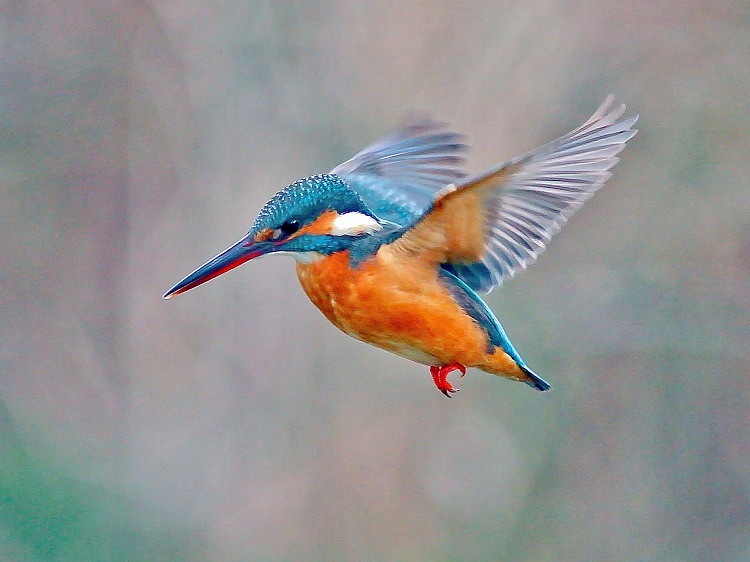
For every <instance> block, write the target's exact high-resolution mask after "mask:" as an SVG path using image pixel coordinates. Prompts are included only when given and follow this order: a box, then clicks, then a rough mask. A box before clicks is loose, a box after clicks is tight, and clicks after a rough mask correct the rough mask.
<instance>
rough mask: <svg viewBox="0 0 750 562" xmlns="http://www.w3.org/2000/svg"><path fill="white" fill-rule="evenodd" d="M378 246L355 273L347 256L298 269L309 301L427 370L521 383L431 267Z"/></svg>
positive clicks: (346, 328) (355, 333)
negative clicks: (462, 369) (451, 367)
mask: <svg viewBox="0 0 750 562" xmlns="http://www.w3.org/2000/svg"><path fill="white" fill-rule="evenodd" d="M400 258H402V256H399V255H395V254H394V251H393V250H392V249H391V248H389V247H387V246H384V247H382V248H381V249H380V251H379V252H378V253H377V254H376V255H375V256H373V257H372V258H370V259H369V260H368V261H366V262H365V263H363V264H361V265H360V266H359V267H358V268H357V269H354V270H352V269H351V268H350V267H349V253H348V252H339V253H336V254H333V255H331V256H327V257H325V258H323V259H321V260H319V261H317V262H314V263H297V276H298V277H299V280H300V283H301V284H302V288H303V289H304V291H305V293H307V296H308V297H309V298H310V300H311V301H312V302H313V303H314V304H315V306H317V307H318V308H319V309H320V310H321V311H322V312H323V314H324V315H325V316H326V318H328V320H330V321H331V322H332V323H333V324H334V325H335V326H336V327H338V328H339V329H340V330H342V331H343V332H345V333H346V334H349V335H350V336H352V337H354V338H356V339H358V340H361V341H364V342H367V343H370V344H372V345H375V346H377V347H380V348H383V349H386V350H388V351H391V352H393V353H396V354H398V355H401V356H403V357H406V358H407V359H411V360H412V361H416V362H418V363H424V364H425V365H438V366H439V365H447V364H449V363H461V364H462V365H465V366H467V367H478V368H480V369H482V370H485V371H488V372H491V373H494V374H498V375H503V376H506V377H509V378H516V379H519V380H525V379H526V376H525V375H524V374H523V373H522V372H521V371H520V369H519V368H518V366H517V365H516V363H515V361H513V359H511V358H510V356H508V355H507V354H506V353H505V352H504V351H503V350H502V349H500V348H494V350H493V353H489V348H490V345H489V338H488V336H487V333H486V332H485V331H484V330H483V329H482V328H481V327H480V326H479V325H478V324H477V323H476V321H475V320H474V319H473V318H471V317H470V316H469V315H468V314H466V313H465V312H464V311H463V309H462V308H461V307H460V306H459V305H458V304H457V303H456V302H455V301H454V300H453V298H452V297H451V295H450V293H449V292H448V290H447V289H446V288H445V287H444V286H443V285H442V283H441V281H440V280H439V279H438V272H437V271H435V269H434V268H430V267H428V266H425V265H423V264H422V263H421V262H420V261H418V260H413V259H412V260H408V259H400Z"/></svg>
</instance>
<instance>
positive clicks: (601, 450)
mask: <svg viewBox="0 0 750 562" xmlns="http://www.w3.org/2000/svg"><path fill="white" fill-rule="evenodd" d="M0 44H1V46H2V48H1V49H0V189H2V201H1V202H0V239H1V240H2V246H3V251H2V256H3V257H2V268H1V269H0V280H1V283H2V285H1V287H0V295H1V296H0V303H1V305H2V306H1V307H0V370H1V374H0V385H1V386H0V398H1V402H0V491H1V492H2V502H1V503H0V559H2V560H7V561H24V560H61V561H88V560H123V561H124V560H128V561H134V560H135V561H140V560H149V561H152V560H153V561H158V560H185V561H190V560H195V561H199V560H218V561H223V560H229V561H231V560H238V561H242V560H253V561H255V560H415V561H418V560H513V561H521V560H525V561H558V560H570V561H580V560H608V561H610V560H623V561H625V560H654V561H678V560H679V561H683V560H685V561H702V560H722V561H723V560H727V561H746V560H748V559H750V438H749V435H750V406H749V405H748V403H749V402H750V345H749V344H750V330H749V328H748V326H750V186H749V185H748V183H749V182H748V178H749V177H750V158H748V154H749V150H750V132H749V130H750V127H748V125H749V123H748V121H749V119H748V114H749V112H750V91H749V88H748V86H749V85H750V5H748V3H747V2H746V1H745V0H735V1H732V0H727V1H723V2H722V1H714V2H708V1H707V2H701V1H691V2H689V1H685V2H682V1H677V0H675V1H673V2H665V1H661V2H659V1H656V2H655V1H653V0H637V1H634V2H583V1H578V2H575V1H574V2H569V1H567V0H532V1H529V2H507V1H500V2H499V1H485V2H468V3H460V2H448V1H424V0H423V1H416V0H414V1H405V2H384V1H380V0H372V1H369V2H344V1H335V0H318V1H307V0H292V1H288V2H264V1H255V0H241V1H240V0H226V1H223V2H203V1H187V0H151V1H144V0H142V1H137V0H132V1H128V0H121V1H115V0H107V1H102V0H96V1H94V0H58V1H56V2H48V1H43V0H27V1H23V2H18V1H9V0H7V1H4V2H1V3H0ZM610 92H612V93H615V94H617V96H618V100H620V101H623V102H626V103H627V104H628V106H629V111H631V112H638V113H640V115H641V120H640V122H639V129H640V131H641V132H640V134H639V135H638V136H637V137H635V138H634V139H633V141H632V142H631V143H630V146H629V147H628V148H627V149H626V150H625V152H624V153H623V154H622V161H621V163H620V164H619V165H618V167H617V168H616V169H615V176H614V177H613V179H612V180H611V181H610V182H609V183H608V184H607V186H606V188H605V189H604V190H603V191H602V192H601V193H600V194H598V195H597V196H596V197H595V198H594V199H593V200H592V201H591V202H590V203H589V204H587V206H586V207H585V208H584V209H583V210H582V211H581V212H580V213H579V214H578V215H576V216H575V217H574V219H573V220H571V222H570V224H569V225H568V226H567V227H566V228H565V229H564V230H563V232H562V233H561V234H560V235H559V236H558V237H557V238H556V239H555V241H554V242H553V243H552V245H551V248H550V249H549V250H548V251H547V252H546V253H545V254H544V255H543V256H542V258H541V259H540V261H539V262H538V264H536V265H534V266H533V267H532V268H531V269H530V270H529V271H528V272H525V273H523V274H522V275H520V276H518V277H517V278H516V279H514V280H513V281H511V282H509V283H507V285H506V286H505V287H503V289H502V290H500V291H496V292H494V293H493V294H492V295H491V297H490V298H489V300H490V303H491V305H492V307H493V308H494V310H495V311H496V312H497V314H498V316H499V317H500V319H501V320H502V321H503V323H504V324H505V327H506V329H507V330H508V332H509V333H510V335H511V337H512V338H513V341H514V342H515V344H516V346H517V347H518V349H519V350H520V351H521V353H522V354H523V355H524V356H525V358H526V360H527V362H528V363H529V364H530V365H532V366H533V368H534V369H535V370H537V371H538V372H539V373H541V374H542V375H543V376H545V378H547V379H548V380H549V381H551V382H552V384H553V386H554V391H553V392H551V393H547V394H540V393H535V392H532V391H531V390H530V389H529V388H528V387H526V386H524V385H519V384H514V383H511V382H508V381H505V380H501V379H496V378H493V377H491V376H489V375H486V374H482V373H480V372H470V373H469V375H468V376H467V377H466V378H465V379H463V380H462V381H461V384H460V386H461V388H462V390H463V392H461V393H460V394H459V395H457V396H456V397H455V398H454V399H452V400H446V399H444V398H443V397H442V396H441V395H440V394H439V393H438V392H437V391H436V390H435V388H434V387H433V385H432V382H431V380H430V378H429V376H428V372H427V369H426V368H425V367H423V366H419V365H415V364H411V363H409V362H408V361H406V360H403V359H400V358H398V357H395V356H390V355H389V354H387V353H385V352H382V351H379V350H376V349H374V348H370V347H368V346H365V345H364V344H361V343H359V342H356V341H354V340H352V339H350V338H347V337H345V336H344V335H342V334H340V333H338V332H337V331H336V330H335V328H333V327H332V326H330V325H328V324H327V322H326V321H325V319H324V318H323V317H322V315H321V314H320V313H319V312H318V311H317V310H315V309H314V307H313V306H312V305H311V304H310V303H309V302H308V301H307V300H306V298H305V296H304V295H303V293H302V291H301V289H300V288H299V286H298V284H297V281H296V278H295V275H294V272H293V264H292V262H291V260H290V259H289V258H276V259H268V260H261V261H259V262H257V263H251V264H248V265H245V266H244V267H242V268H241V269H239V270H237V271H234V272H232V273H231V274H229V275H226V276H224V277H222V278H221V279H217V280H215V281H212V282H211V283H210V284H209V285H206V286H204V287H201V288H200V289H198V290H196V291H194V292H191V293H189V294H188V295H185V296H183V297H180V298H177V299H174V300H171V301H169V302H166V301H163V300H162V299H161V295H162V294H163V293H164V291H165V290H166V289H168V288H169V287H170V286H171V285H172V284H173V283H175V282H176V281H178V280H179V279H180V278H181V277H182V276H183V275H184V274H186V273H188V272H189V271H191V270H192V269H193V268H194V267H196V266H198V265H200V264H201V263H203V261H205V260H206V259H207V258H209V257H211V256H212V255H214V254H215V253H216V252H218V251H220V250H222V249H223V248H225V247H226V246H228V245H229V244H230V243H232V242H234V241H235V240H236V239H238V238H239V237H240V236H241V235H242V234H244V233H245V231H246V230H247V229H248V228H249V226H250V224H251V221H252V220H253V218H254V216H255V213H256V212H257V210H258V209H259V208H260V206H261V205H262V204H263V203H264V202H265V201H266V200H267V199H268V198H269V197H270V196H271V195H272V194H273V193H274V192H275V191H276V190H278V189H280V188H281V187H283V186H285V185H286V184H288V183H290V182H291V181H294V180H296V179H298V178H300V177H304V176H307V175H310V174H313V173H318V172H323V171H327V170H330V169H331V168H332V167H333V166H335V165H336V164H337V163H339V162H341V161H343V160H344V159H346V158H348V157H349V156H351V155H352V154H353V153H354V152H356V151H357V150H359V149H360V148H362V147H363V146H364V145H365V144H367V143H369V142H371V141H372V140H374V139H376V138H378V137H379V136H381V135H383V134H385V133H387V132H388V131H389V130H390V129H391V128H392V127H393V126H395V125H396V124H397V123H398V122H399V121H400V120H401V119H403V118H404V117H405V116H406V115H408V114H409V112H410V111H412V110H427V111H430V112H432V113H433V114H434V115H436V116H437V117H439V118H441V119H445V120H447V121H449V122H450V123H451V125H452V126H453V127H454V128H455V129H456V130H459V131H461V132H464V133H466V134H467V135H468V137H469V142H471V143H472V144H473V145H474V146H475V147H476V148H475V150H474V151H473V152H472V153H471V160H470V163H469V170H470V171H472V172H476V171H480V170H481V169H482V168H483V167H485V166H489V165H491V164H494V163H496V162H498V161H500V160H503V159H505V158H509V157H511V156H515V155H517V154H520V153H523V152H525V151H526V150H528V149H531V148H533V147H535V146H537V145H539V144H541V143H542V142H545V141H547V140H550V139H551V138H553V137H555V136H557V135H559V134H562V133H564V132H566V131H568V130H569V129H571V128H573V127H574V126H576V125H577V124H579V123H580V122H581V121H582V120H584V119H585V118H587V117H588V116H589V114H590V113H591V112H592V111H593V110H594V109H595V108H596V107H597V105H598V104H599V103H600V102H601V101H602V99H603V98H604V97H605V95H606V94H608V93H610Z"/></svg>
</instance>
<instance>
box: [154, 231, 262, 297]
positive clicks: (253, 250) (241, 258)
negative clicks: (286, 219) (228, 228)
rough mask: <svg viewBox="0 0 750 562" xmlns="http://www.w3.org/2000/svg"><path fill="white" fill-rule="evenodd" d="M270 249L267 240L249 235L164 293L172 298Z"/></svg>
mask: <svg viewBox="0 0 750 562" xmlns="http://www.w3.org/2000/svg"><path fill="white" fill-rule="evenodd" d="M270 249H271V248H270V246H269V244H267V243H265V242H259V243H255V242H253V241H252V239H249V238H247V237H246V238H243V239H242V240H240V241H239V242H237V243H236V244H235V245H234V246H232V247H231V248H227V249H226V250H224V251H223V252H222V253H220V254H219V255H218V256H216V257H215V258H213V259H211V260H209V261H208V262H206V263H204V264H203V265H202V266H200V267H199V268H198V269H196V270H195V271H193V272H192V273H191V274H190V275H188V276H187V277H185V279H183V280H182V281H180V282H179V283H177V285H175V286H174V287H172V288H171V289H169V291H167V292H166V294H165V295H164V298H165V299H170V298H172V297H174V296H175V295H179V294H180V293H184V292H185V291H189V290H190V289H193V288H195V287H197V286H198V285H203V283H205V282H206V281H210V280H211V279H213V278H214V277H218V276H219V275H221V274H222V273H226V272H227V271H229V270H230V269H234V268H235V267H237V266H240V265H242V264H243V263H245V262H246V261H248V260H251V259H253V258H257V257H258V256H262V255H263V254H266V253H268V252H269V250H270Z"/></svg>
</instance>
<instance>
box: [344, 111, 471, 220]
mask: <svg viewBox="0 0 750 562" xmlns="http://www.w3.org/2000/svg"><path fill="white" fill-rule="evenodd" d="M462 140H463V137H462V136H461V135H459V134H457V133H454V132H451V131H448V130H446V129H445V124H444V123H440V122H437V121H434V120H432V119H430V118H429V117H426V116H418V117H413V118H412V119H410V120H409V121H407V122H406V123H405V124H404V126H403V127H402V128H401V129H399V130H397V131H395V132H393V133H391V134H390V135H388V136H386V137H384V138H382V139H380V140H379V141H377V142H375V143H373V144H371V145H370V146H368V147H367V148H365V149H364V150H362V151H361V152H360V153H358V154H357V155H355V156H354V157H352V158H351V159H349V160H347V161H346V162H344V163H343V164H340V165H338V166H336V167H335V168H334V169H333V170H332V171H331V173H332V174H337V175H338V176H340V177H342V178H343V179H344V180H345V181H346V182H347V183H348V184H349V186H350V187H351V188H352V189H353V190H354V191H356V192H357V193H358V194H359V196H360V197H362V199H363V200H364V202H365V204H366V205H367V206H368V207H369V208H370V210H371V211H372V212H373V213H375V214H376V215H377V216H378V217H380V218H383V219H386V220H389V221H391V222H395V223H397V224H400V225H406V224H410V223H411V222H413V221H414V220H415V219H417V218H418V217H419V216H420V215H422V213H424V211H425V210H426V209H427V208H428V207H429V206H430V205H431V204H432V201H433V200H434V198H435V193H436V192H437V191H438V190H439V189H440V188H442V187H444V186H445V185H447V184H449V183H451V182H455V181H457V180H459V179H460V178H462V177H463V176H464V173H463V172H462V171H461V165H462V164H463V161H464V158H463V152H465V151H466V149H467V148H468V147H467V146H466V145H465V144H463V142H462Z"/></svg>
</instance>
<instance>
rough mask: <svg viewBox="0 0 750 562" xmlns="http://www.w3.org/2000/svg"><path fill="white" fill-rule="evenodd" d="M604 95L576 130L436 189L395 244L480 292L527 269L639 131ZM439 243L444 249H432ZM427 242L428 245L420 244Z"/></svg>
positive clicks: (619, 107)
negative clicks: (430, 202)
mask: <svg viewBox="0 0 750 562" xmlns="http://www.w3.org/2000/svg"><path fill="white" fill-rule="evenodd" d="M613 101H614V97H613V96H608V97H607V99H606V100H605V101H604V103H602V105H601V106H600V107H599V108H598V109H597V110H596V112H595V113H594V114H593V115H592V116H591V117H590V118H589V119H588V120H587V121H586V122H585V123H583V124H582V125H581V126H580V127H578V128H576V129H574V130H573V131H571V132H570V133H568V134H566V135H563V136H562V137H560V138H558V139H556V140H553V141H552V142H549V143H547V144H545V145H543V146H541V147H539V148H537V149H536V150H533V151H531V152H529V153H528V154H525V155H524V156H521V157H519V158H515V159H513V160H510V161H509V162H506V163H503V164H501V165H499V166H497V167H496V168H495V169H493V170H490V171H489V172H488V173H486V174H483V175H480V176H476V177H472V178H468V179H464V180H462V181H461V182H460V183H459V184H458V185H457V186H456V188H455V189H453V190H445V191H444V192H440V193H439V194H438V195H437V197H436V198H435V201H434V202H433V205H432V207H430V208H429V209H428V210H427V212H425V213H424V215H423V216H422V217H421V218H420V219H419V221H418V222H417V223H416V224H415V226H414V227H413V228H412V229H410V230H407V231H406V232H405V233H404V234H403V235H402V236H401V238H399V239H398V240H397V241H396V242H395V243H397V244H400V245H402V246H403V247H404V248H406V249H409V250H410V251H411V252H414V251H420V250H424V251H428V252H429V254H430V255H431V256H432V259H435V260H438V262H439V263H441V265H443V267H444V269H446V270H448V271H450V272H452V273H453V274H455V275H456V276H458V277H459V278H460V279H462V280H463V281H464V282H466V283H467V284H468V285H469V287H471V288H472V289H474V290H476V291H480V292H489V291H490V290H491V289H492V288H494V287H496V286H498V285H500V284H502V282H503V281H504V280H505V279H506V278H508V277H511V276H513V275H515V274H516V273H517V272H518V271H520V270H523V269H525V268H526V267H528V266H529V265H530V264H532V263H533V262H534V261H535V260H536V259H537V257H538V256H539V254H540V253H541V252H542V251H543V250H544V249H545V248H546V246H547V244H548V243H549V241H550V239H551V238H552V236H554V235H555V234H556V233H557V232H558V231H559V230H560V228H561V227H562V225H563V224H564V223H565V222H566V221H567V220H568V219H569V218H570V216H571V215H573V213H575V211H576V210H577V209H578V208H580V207H581V206H582V205H583V203H585V202H586V201H587V200H588V199H589V198H590V197H591V196H592V195H593V194H594V193H595V192H596V191H597V190H598V189H600V188H601V187H602V185H603V184H604V182H605V181H607V180H608V179H609V178H610V177H611V175H612V173H611V172H610V169H611V168H612V167H613V166H614V165H615V164H616V163H617V162H618V158H617V154H618V153H619V152H620V151H621V150H622V149H623V148H625V143H626V142H627V141H628V140H629V139H630V138H632V137H633V135H635V134H636V132H637V131H636V130H635V129H633V125H634V124H635V122H636V121H637V119H638V116H637V115H636V116H633V117H628V118H625V119H620V118H621V117H622V115H623V113H624V111H625V106H624V105H620V106H618V107H615V108H612V103H613ZM430 243H432V244H442V245H443V250H441V249H440V248H436V247H430V246H429V244H430ZM423 244H427V246H422V245H423Z"/></svg>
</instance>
